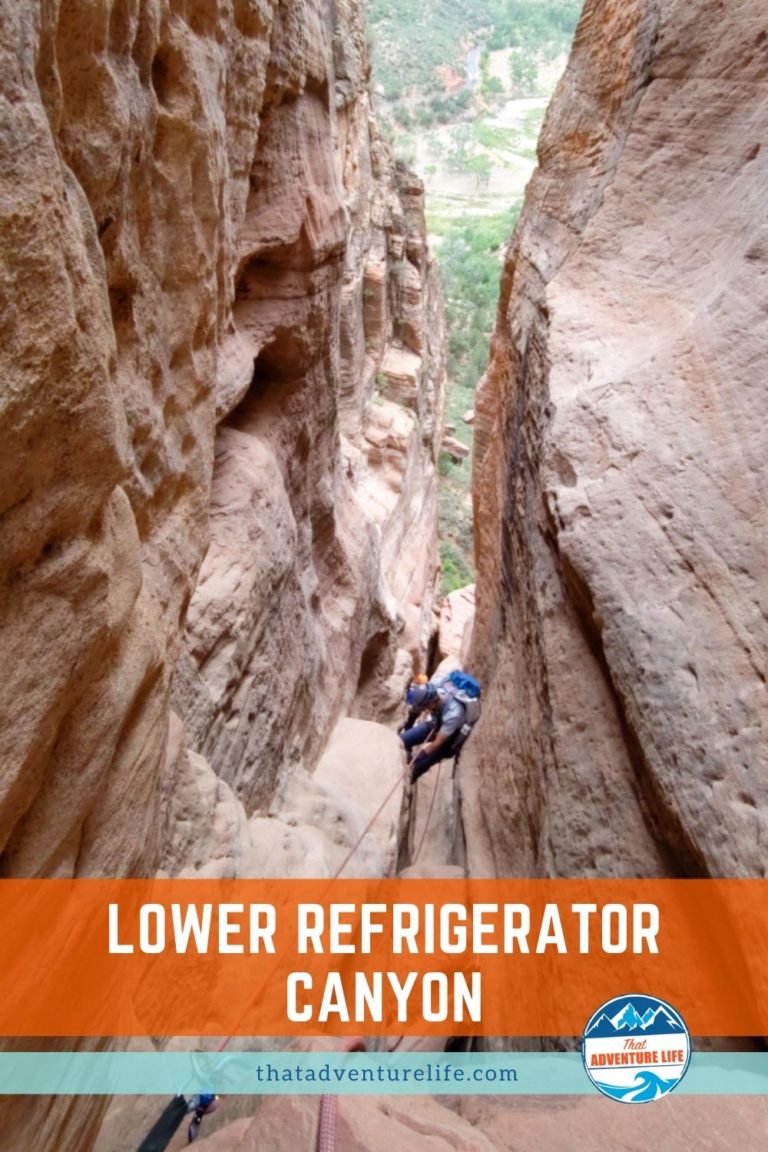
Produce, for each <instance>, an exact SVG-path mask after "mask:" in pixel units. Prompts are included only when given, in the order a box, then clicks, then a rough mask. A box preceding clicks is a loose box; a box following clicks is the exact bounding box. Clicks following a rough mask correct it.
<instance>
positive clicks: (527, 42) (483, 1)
mask: <svg viewBox="0 0 768 1152" xmlns="http://www.w3.org/2000/svg"><path fill="white" fill-rule="evenodd" d="M580 11H581V0H462V3H461V4H458V3H457V0H421V2H420V3H418V4H414V3H413V0H368V12H367V21H368V27H369V29H370V31H371V40H372V45H373V56H374V61H375V72H376V83H377V84H379V85H381V87H382V89H383V91H384V95H385V97H386V98H387V99H388V100H397V99H399V98H400V97H402V96H404V95H405V94H406V93H409V92H413V91H414V90H415V91H418V92H419V93H421V94H422V95H428V96H437V97H438V98H439V97H442V96H443V95H444V90H445V87H446V86H445V84H444V83H443V82H441V71H442V70H445V69H449V70H450V71H451V72H453V73H454V75H456V76H457V77H459V78H460V79H463V78H464V75H465V66H466V55H465V46H466V45H467V44H471V43H481V42H485V44H486V46H487V47H488V48H490V49H492V50H495V49H498V48H515V47H520V48H524V49H525V50H526V51H527V52H528V53H532V52H534V53H538V54H540V55H541V56H542V57H543V58H545V59H552V58H554V57H555V56H557V55H558V53H560V52H563V51H565V50H566V49H567V47H568V45H569V43H570V41H571V39H572V37H573V30H574V28H575V27H576V21H577V20H578V17H579V13H580ZM484 79H485V82H486V83H490V85H491V87H495V84H494V82H493V77H487V74H486V77H485V78H484ZM481 85H482V80H481Z"/></svg>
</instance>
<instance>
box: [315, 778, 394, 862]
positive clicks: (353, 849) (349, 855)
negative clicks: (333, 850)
mask: <svg viewBox="0 0 768 1152" xmlns="http://www.w3.org/2000/svg"><path fill="white" fill-rule="evenodd" d="M408 775H409V769H408V768H406V770H405V772H404V773H403V775H402V776H398V778H397V780H395V782H394V784H393V785H392V787H391V788H390V790H389V792H387V794H386V796H385V797H384V799H383V800H382V802H381V804H380V805H379V807H378V808H377V809H376V811H375V812H374V814H373V816H371V818H370V820H369V821H368V823H367V824H366V826H365V828H364V829H363V831H362V832H361V833H360V835H359V836H358V838H357V840H356V841H355V843H354V844H353V845H352V847H351V848H350V850H349V852H348V853H347V854H346V856H345V857H344V859H343V860H342V862H341V865H340V866H339V868H337V870H336V872H335V874H334V876H333V877H332V881H331V882H333V880H338V878H339V876H341V874H342V872H343V871H344V869H345V868H346V866H347V864H349V862H350V860H351V859H352V857H353V856H354V854H355V852H357V850H358V848H359V847H360V845H361V844H362V842H363V840H364V839H365V837H366V836H367V835H368V833H369V832H370V830H371V828H373V826H374V824H375V823H376V821H377V820H378V818H379V816H381V814H382V812H383V811H384V809H385V808H386V806H387V804H388V803H389V801H390V800H391V799H392V796H393V795H394V793H395V789H396V788H397V787H398V785H400V784H402V783H403V782H404V781H405V780H406V778H407V777H408Z"/></svg>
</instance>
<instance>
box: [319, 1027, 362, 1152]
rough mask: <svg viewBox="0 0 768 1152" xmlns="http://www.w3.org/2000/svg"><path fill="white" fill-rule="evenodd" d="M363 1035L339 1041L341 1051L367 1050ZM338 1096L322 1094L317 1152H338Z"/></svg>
mask: <svg viewBox="0 0 768 1152" xmlns="http://www.w3.org/2000/svg"><path fill="white" fill-rule="evenodd" d="M365 1050H366V1046H365V1040H364V1039H363V1037H362V1036H352V1037H350V1038H349V1039H348V1040H342V1041H341V1042H340V1043H339V1047H338V1051H339V1052H365ZM338 1107H339V1098H338V1096H322V1097H321V1099H320V1114H319V1116H318V1122H317V1152H336V1120H337V1117H338Z"/></svg>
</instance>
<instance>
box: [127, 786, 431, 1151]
mask: <svg viewBox="0 0 768 1152" xmlns="http://www.w3.org/2000/svg"><path fill="white" fill-rule="evenodd" d="M409 772H410V769H409V768H406V770H405V772H404V773H403V775H402V776H398V777H397V779H396V780H395V782H394V784H393V785H392V787H391V788H390V790H389V792H387V795H386V796H385V797H384V799H383V800H382V802H381V804H380V805H379V807H378V808H377V809H376V811H375V812H374V814H373V816H372V817H371V819H370V820H369V821H368V823H367V824H366V826H365V828H364V829H363V831H362V832H361V833H360V835H359V836H358V838H357V840H356V841H355V843H354V844H353V845H352V847H351V848H350V850H349V852H348V853H347V855H346V856H345V857H344V859H343V860H342V862H341V864H340V865H339V867H338V868H337V869H336V872H335V873H334V875H333V876H332V877H331V880H330V881H329V887H330V885H331V884H333V883H334V881H336V880H338V879H339V877H340V876H341V874H342V872H343V871H344V869H345V868H346V866H347V864H348V863H349V861H350V860H351V859H352V857H353V856H354V854H355V852H357V850H358V848H359V847H360V845H361V844H362V842H363V840H364V839H365V837H366V836H367V835H368V833H369V832H370V830H371V828H372V827H373V825H374V824H375V823H376V821H377V820H378V818H379V816H380V815H381V813H382V812H383V811H384V809H385V808H386V806H387V804H388V803H389V801H390V800H391V799H392V796H393V795H394V794H395V791H396V789H397V788H398V787H399V786H400V784H401V783H403V781H404V780H405V779H407V777H408V775H409ZM434 798H435V794H434V792H433V794H432V804H430V809H429V815H428V816H427V826H428V825H429V817H430V816H431V814H432V805H433V804H434ZM425 836H426V827H425V830H424V834H423V835H422V840H421V844H423V843H424V837H425ZM421 844H420V845H419V851H421ZM233 1039H234V1033H233V1034H232V1035H230V1036H225V1037H224V1038H223V1039H222V1040H220V1041H219V1043H218V1044H217V1045H216V1048H215V1049H214V1051H215V1052H223V1051H224V1050H225V1049H226V1048H228V1047H229V1045H230V1043H231V1042H232V1040H233ZM339 1051H341V1052H364V1051H365V1041H364V1040H363V1038H362V1037H360V1036H356V1037H354V1038H352V1039H349V1040H345V1041H343V1042H342V1044H341V1047H340V1049H339ZM203 1099H211V1098H210V1097H208V1098H203ZM213 1099H215V1098H213ZM182 1102H183V1103H182ZM215 1107H216V1105H215V1103H213V1104H212V1106H209V1107H208V1108H207V1109H206V1108H197V1109H195V1112H194V1117H193V1119H192V1122H191V1124H190V1126H189V1133H188V1140H189V1143H190V1144H191V1143H192V1141H193V1140H194V1139H195V1138H196V1137H197V1134H198V1131H199V1129H200V1122H201V1121H202V1118H203V1116H204V1115H205V1111H213V1109H214V1108H215ZM182 1109H183V1110H182ZM188 1110H189V1109H188V1105H187V1103H186V1099H185V1097H183V1096H181V1095H179V1096H176V1097H174V1099H173V1100H172V1101H171V1104H169V1105H168V1107H167V1108H166V1110H165V1112H164V1113H163V1115H162V1116H161V1118H160V1120H159V1121H158V1123H157V1124H156V1125H155V1127H154V1128H153V1129H152V1131H151V1132H150V1133H149V1134H148V1135H147V1137H146V1138H145V1140H144V1141H143V1143H142V1144H141V1147H140V1148H139V1152H163V1150H164V1149H165V1148H167V1146H168V1143H169V1142H170V1139H171V1138H172V1136H173V1134H174V1133H175V1131H176V1130H177V1128H178V1127H179V1126H180V1125H181V1121H182V1119H183V1117H184V1115H185V1114H186V1113H187V1111H188ZM171 1113H173V1115H172V1117H171ZM336 1115H337V1098H336V1097H335V1096H323V1097H322V1099H321V1101H320V1117H319V1126H318V1137H317V1139H318V1143H317V1150H318V1152H335V1147H336ZM171 1125H173V1127H171ZM163 1141H164V1142H163Z"/></svg>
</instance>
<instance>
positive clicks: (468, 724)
mask: <svg viewBox="0 0 768 1152" xmlns="http://www.w3.org/2000/svg"><path fill="white" fill-rule="evenodd" d="M480 691H481V689H480V685H479V684H478V682H477V680H475V678H474V676H470V675H469V674H468V673H467V672H461V671H458V670H456V671H455V672H450V673H448V675H446V676H440V677H439V678H437V679H432V680H430V681H429V682H428V683H426V684H416V683H414V684H411V686H410V687H409V689H408V691H407V693H406V703H407V704H408V707H409V709H410V714H409V715H412V714H413V713H414V712H415V713H417V714H421V713H423V712H428V713H429V717H428V719H426V720H424V721H422V723H420V724H414V725H413V726H412V727H410V728H404V729H403V730H401V732H400V739H401V740H402V742H403V746H404V748H405V750H406V752H408V753H413V752H414V749H417V748H418V749H419V750H418V751H417V752H415V754H414V755H413V756H412V758H411V760H410V766H411V783H414V782H415V781H416V780H418V778H419V776H423V774H424V773H425V772H428V771H429V769H430V768H431V767H432V765H433V764H437V763H438V762H439V761H440V760H447V759H450V758H451V757H458V755H459V753H460V751H461V749H462V747H463V745H464V743H465V741H466V739H467V737H468V736H469V734H470V732H471V731H472V729H473V727H474V726H475V724H476V723H477V721H478V720H479V718H480ZM419 746H420V747H419Z"/></svg>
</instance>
